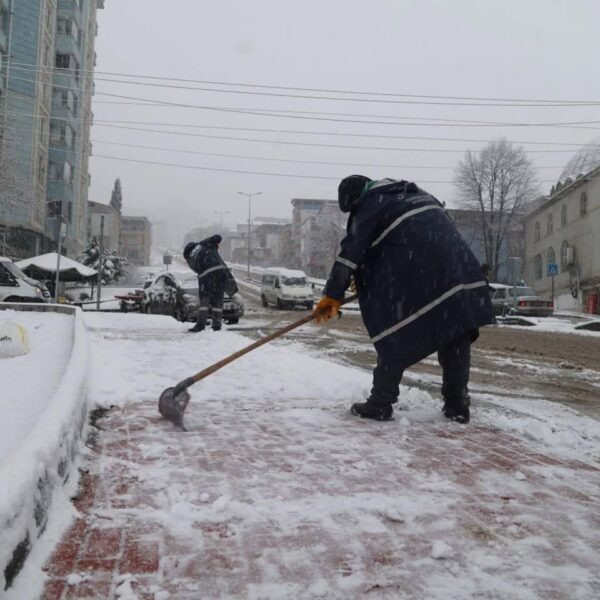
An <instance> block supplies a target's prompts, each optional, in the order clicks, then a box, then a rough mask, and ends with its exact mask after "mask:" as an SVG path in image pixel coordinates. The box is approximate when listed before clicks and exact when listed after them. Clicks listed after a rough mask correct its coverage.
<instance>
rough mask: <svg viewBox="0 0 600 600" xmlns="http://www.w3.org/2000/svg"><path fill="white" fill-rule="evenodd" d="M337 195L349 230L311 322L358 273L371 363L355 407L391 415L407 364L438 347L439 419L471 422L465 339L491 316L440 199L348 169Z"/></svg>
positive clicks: (333, 310)
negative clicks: (364, 392) (368, 386)
mask: <svg viewBox="0 0 600 600" xmlns="http://www.w3.org/2000/svg"><path fill="white" fill-rule="evenodd" d="M338 200H339V204H340V209H341V210H342V211H343V212H349V213H350V218H349V220H348V227H347V235H346V237H345V238H344V239H343V240H342V242H341V251H340V254H339V256H338V257H337V259H336V261H335V263H334V265H333V267H332V269H331V273H330V274H329V279H328V280H327V284H326V286H325V290H324V296H323V298H322V299H321V301H320V302H319V304H318V305H317V307H316V309H315V318H316V320H317V322H320V321H322V320H327V319H329V318H331V317H333V316H335V315H336V314H337V312H338V310H339V307H340V303H341V300H342V299H343V298H344V294H345V291H346V289H347V288H348V286H349V284H350V282H351V280H352V279H354V282H355V285H356V290H357V293H358V301H359V305H360V310H361V314H362V317H363V320H364V322H365V326H366V328H367V331H368V333H369V335H370V337H371V341H372V342H373V344H374V345H375V349H376V350H377V366H376V367H375V369H374V371H373V387H372V390H371V393H370V395H369V397H368V399H367V401H366V402H361V403H357V404H354V405H353V406H352V408H351V411H352V413H353V414H354V415H357V416H360V417H365V418H369V419H377V420H381V421H383V420H388V419H391V418H392V415H393V408H392V405H393V404H394V403H395V402H397V399H398V394H399V385H400V381H401V379H402V374H403V372H404V370H405V369H406V368H407V367H409V366H410V365H412V364H414V363H416V362H418V361H420V360H422V359H424V358H425V357H426V356H429V355H430V354H432V353H433V352H436V351H437V353H438V360H439V362H440V364H441V366H442V369H443V385H442V395H443V398H444V409H443V412H444V415H445V416H446V417H448V418H449V419H453V420H456V421H458V422H460V423H467V422H468V421H469V416H470V415H469V405H470V399H469V395H468V388H467V384H468V382H469V371H470V357H471V344H472V343H473V342H474V341H475V340H476V339H477V337H478V335H479V330H478V328H479V327H480V326H482V325H486V324H488V323H491V322H492V319H493V317H492V308H491V303H490V295H489V293H488V289H487V282H486V281H485V279H484V277H482V274H481V268H480V265H479V263H478V261H477V259H476V258H475V256H474V255H473V253H472V252H471V250H470V249H469V246H468V244H467V243H466V241H465V240H464V239H463V237H462V236H461V234H460V233H459V232H458V230H457V229H456V226H455V225H454V223H453V222H452V220H451V219H450V218H449V216H448V215H447V214H446V212H445V210H444V207H443V206H442V204H441V203H440V202H439V201H438V200H436V199H435V198H434V197H433V196H432V195H430V194H428V193H427V192H425V191H424V190H422V189H420V188H418V187H417V186H416V185H415V184H414V183H409V182H407V181H395V180H392V179H383V180H381V181H371V180H370V179H369V178H367V177H363V176H361V175H353V176H351V177H347V178H346V179H344V180H342V182H341V183H340V186H339V189H338Z"/></svg>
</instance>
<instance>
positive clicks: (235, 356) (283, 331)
mask: <svg viewBox="0 0 600 600" xmlns="http://www.w3.org/2000/svg"><path fill="white" fill-rule="evenodd" d="M356 298H357V295H356V294H354V295H353V296H349V297H348V298H346V299H344V300H342V304H341V305H342V306H343V305H344V304H348V303H349V302H353V301H354V300H356ZM315 314H316V313H314V312H311V313H310V315H306V316H305V317H302V318H301V319H298V320H297V321H294V322H293V323H290V324H289V325H286V326H285V327H282V328H281V329H278V330H277V331H274V332H273V333H271V334H269V335H267V336H265V337H264V338H261V339H260V340H257V341H256V342H253V343H252V344H250V345H249V346H246V347H245V348H242V349H241V350H238V351H237V352H234V353H233V354H230V355H229V356H227V357H226V358H224V359H223V360H220V361H219V362H216V363H215V364H214V365H211V366H210V367H206V369H204V370H202V371H200V372H199V373H196V374H195V375H194V376H193V377H190V378H189V379H185V380H184V381H182V382H181V383H179V384H178V386H177V387H180V386H181V387H182V388H188V387H189V386H190V385H193V384H194V383H196V382H198V381H200V380H201V379H204V378H205V377H208V376H209V375H212V374H213V373H214V372H215V371H218V370H219V369H222V368H223V367H224V366H225V365H228V364H229V363H230V362H233V361H234V360H237V359H238V358H240V357H242V356H244V354H248V352H252V350H256V349H257V348H260V347H261V346H264V345H265V344H268V343H269V342H272V341H273V340H276V339H277V338H280V337H281V336H283V335H285V334H286V333H289V332H290V331H292V330H293V329H296V328H297V327H300V326H302V325H305V324H306V323H310V322H311V321H312V320H313V319H314V318H315Z"/></svg>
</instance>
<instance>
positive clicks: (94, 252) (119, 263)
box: [77, 237, 129, 284]
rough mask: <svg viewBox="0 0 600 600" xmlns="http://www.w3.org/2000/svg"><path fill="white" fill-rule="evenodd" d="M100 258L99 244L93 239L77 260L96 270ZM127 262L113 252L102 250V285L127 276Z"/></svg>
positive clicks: (106, 249)
mask: <svg viewBox="0 0 600 600" xmlns="http://www.w3.org/2000/svg"><path fill="white" fill-rule="evenodd" d="M99 257H100V244H99V243H98V240H97V239H96V238H95V237H94V238H92V239H91V241H90V243H89V245H88V247H87V248H86V249H85V250H84V251H83V254H82V255H81V256H80V257H79V258H78V259H77V260H78V261H79V262H80V263H81V264H83V265H85V266H86V267H90V268H91V269H95V270H96V271H97V270H98V266H99V265H98V262H99ZM128 264H129V262H128V261H127V259H126V258H124V257H123V256H119V255H118V254H117V253H116V252H115V251H114V250H109V249H108V248H103V249H102V283H103V284H107V283H110V282H111V281H118V280H119V279H121V278H122V277H125V275H127V270H126V268H125V267H126V265H128Z"/></svg>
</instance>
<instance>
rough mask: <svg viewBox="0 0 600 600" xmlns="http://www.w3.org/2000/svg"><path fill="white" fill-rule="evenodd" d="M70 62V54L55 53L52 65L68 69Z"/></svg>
mask: <svg viewBox="0 0 600 600" xmlns="http://www.w3.org/2000/svg"><path fill="white" fill-rule="evenodd" d="M69 64H70V56H69V55H68V54H58V53H57V54H56V58H55V59H54V66H55V67H56V68H57V69H68V68H69Z"/></svg>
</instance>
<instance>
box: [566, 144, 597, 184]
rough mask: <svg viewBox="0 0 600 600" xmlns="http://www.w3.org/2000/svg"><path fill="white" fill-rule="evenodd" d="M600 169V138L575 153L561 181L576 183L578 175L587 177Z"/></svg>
mask: <svg viewBox="0 0 600 600" xmlns="http://www.w3.org/2000/svg"><path fill="white" fill-rule="evenodd" d="M598 167H600V137H596V138H594V139H593V140H591V141H590V142H588V143H587V144H586V145H585V146H582V147H581V148H580V149H579V150H578V151H577V152H576V153H575V155H574V156H573V157H572V158H571V160H570V161H569V162H568V163H567V166H566V167H565V168H564V169H563V172H562V173H561V174H560V178H559V180H560V181H561V182H563V183H564V181H565V180H566V179H569V178H570V179H572V180H573V181H574V180H575V179H577V176H578V175H587V174H588V173H589V172H590V171H593V170H594V169H596V168H598Z"/></svg>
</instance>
